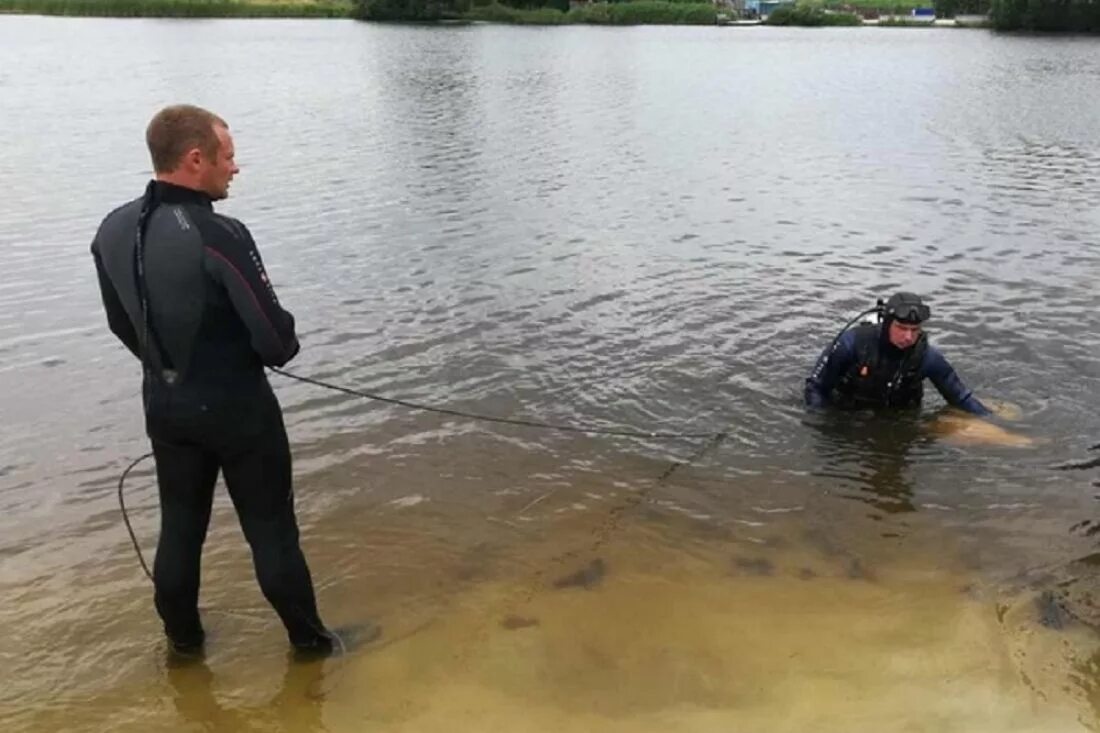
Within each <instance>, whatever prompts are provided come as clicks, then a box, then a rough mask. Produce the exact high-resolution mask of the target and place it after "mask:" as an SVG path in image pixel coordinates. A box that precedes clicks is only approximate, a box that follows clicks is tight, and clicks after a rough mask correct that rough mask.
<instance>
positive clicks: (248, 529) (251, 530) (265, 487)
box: [222, 395, 332, 649]
mask: <svg viewBox="0 0 1100 733" xmlns="http://www.w3.org/2000/svg"><path fill="white" fill-rule="evenodd" d="M270 399H271V402H270V405H271V406H272V407H273V409H271V414H270V415H268V416H266V420H265V424H266V427H265V429H264V432H263V433H262V434H261V435H260V436H259V437H258V438H257V439H256V440H255V441H254V442H252V443H251V444H250V445H249V446H248V447H247V448H245V449H243V450H240V451H235V452H234V453H232V454H230V455H225V456H223V458H222V470H223V472H224V474H225V482H226V485H227V486H228V488H229V496H230V498H231V499H232V500H233V506H234V507H235V508H236V510H237V516H238V518H239V519H240V522H241V529H242V530H244V535H245V538H246V539H247V540H248V544H249V546H250V547H251V548H252V562H253V565H254V566H255V569H256V578H257V579H258V580H259V582H260V589H261V590H262V591H263V594H264V596H265V597H266V598H267V600H268V601H269V602H270V603H271V605H272V606H273V607H274V608H275V611H276V612H277V613H278V614H279V618H281V619H282V621H283V625H284V626H286V630H287V634H288V636H289V637H290V642H291V643H292V644H293V645H294V646H296V647H299V648H311V649H315V648H318V647H331V644H332V641H331V637H330V636H329V634H328V632H327V630H326V629H325V627H324V624H322V622H321V619H320V617H319V616H318V613H317V601H316V599H315V596H314V592H313V580H312V578H311V577H310V573H309V567H308V566H307V564H306V559H305V556H304V555H303V554H302V549H301V547H300V546H299V544H298V524H297V522H296V520H295V517H294V492H293V491H292V488H291V459H290V446H289V445H288V443H287V435H286V429H285V427H284V426H283V420H282V415H281V414H280V411H279V407H278V403H277V402H275V398H274V396H273V395H272V396H271V398H270Z"/></svg>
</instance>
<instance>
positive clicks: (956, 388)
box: [922, 346, 992, 417]
mask: <svg viewBox="0 0 1100 733" xmlns="http://www.w3.org/2000/svg"><path fill="white" fill-rule="evenodd" d="M922 367H923V369H922V371H923V372H924V376H926V377H928V379H930V380H932V384H933V385H935V387H936V389H937V390H939V393H940V394H941V395H943V398H944V399H945V400H947V402H948V404H951V405H954V406H955V407H958V408H961V409H963V410H966V411H967V412H969V413H971V414H974V415H978V416H981V417H986V416H988V415H991V414H992V412H991V411H990V409H989V408H988V407H986V406H985V405H983V404H982V403H981V401H980V400H979V399H978V398H977V397H975V396H974V393H973V392H971V391H970V389H969V388H968V387H967V386H966V385H965V384H963V381H962V380H961V379H960V378H959V375H958V374H957V373H956V372H955V369H954V368H953V367H952V366H951V364H949V363H948V361H947V359H946V358H945V357H944V355H943V354H941V353H940V351H939V350H938V349H936V348H934V347H932V346H929V347H928V351H927V352H925V355H924V364H923V365H922Z"/></svg>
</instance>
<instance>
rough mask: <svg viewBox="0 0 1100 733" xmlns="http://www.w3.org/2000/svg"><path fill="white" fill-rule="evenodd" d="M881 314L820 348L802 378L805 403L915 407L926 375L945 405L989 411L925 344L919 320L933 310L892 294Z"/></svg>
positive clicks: (911, 298)
mask: <svg viewBox="0 0 1100 733" xmlns="http://www.w3.org/2000/svg"><path fill="white" fill-rule="evenodd" d="M881 313H882V318H883V320H882V323H866V324H862V325H859V326H857V327H855V328H852V329H849V330H846V331H844V332H843V333H842V334H841V335H840V336H838V337H837V338H836V339H835V340H834V341H833V343H832V344H830V345H829V347H828V348H826V349H825V351H824V352H822V354H821V356H820V357H819V358H818V360H817V363H816V364H815V365H814V368H813V371H812V372H811V374H810V377H809V379H807V380H806V390H805V402H806V405H807V406H808V407H811V408H821V407H826V406H828V405H837V406H840V407H857V408H858V407H903V408H904V407H917V406H919V405H920V403H921V399H922V397H923V396H924V380H925V379H929V380H931V382H932V384H933V385H934V386H935V387H936V389H937V390H938V391H939V392H940V394H941V395H943V398H944V399H945V400H946V401H947V402H948V403H949V404H951V405H954V406H955V407H959V408H961V409H963V410H966V411H967V412H969V413H972V414H974V415H980V416H983V417H985V416H988V415H990V414H991V413H990V410H989V408H987V407H986V406H985V405H983V404H982V403H981V401H980V400H978V398H977V397H975V396H974V395H973V393H972V392H971V391H970V390H969V389H968V388H967V386H966V385H965V384H963V381H962V380H961V379H960V378H959V375H958V374H957V373H956V372H955V370H954V368H952V366H951V365H950V364H949V363H948V361H947V359H946V358H944V356H943V354H941V353H940V351H939V349H937V348H936V347H934V346H932V345H931V344H929V343H928V339H927V337H926V336H925V334H924V330H923V327H922V324H923V323H924V322H925V321H927V320H928V318H929V317H931V315H932V311H931V309H930V308H929V307H928V306H927V305H925V304H924V301H922V300H921V299H920V297H918V296H917V295H914V294H913V293H905V292H902V293H896V294H894V295H893V296H891V297H890V299H889V300H887V301H886V303H885V305H884V306H882V307H881Z"/></svg>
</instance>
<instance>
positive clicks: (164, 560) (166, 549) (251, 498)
mask: <svg viewBox="0 0 1100 733" xmlns="http://www.w3.org/2000/svg"><path fill="white" fill-rule="evenodd" d="M145 138H146V142H147V144H148V146H149V153H150V155H151V156H152V159H153V170H154V174H155V177H154V180H152V181H150V182H149V184H148V186H147V187H146V189H145V194H144V195H143V196H142V197H141V198H138V199H136V200H134V201H131V202H129V203H127V204H124V205H123V206H122V207H120V208H118V209H115V210H114V211H112V212H111V213H110V214H108V215H107V218H106V219H104V220H103V223H102V224H101V225H100V227H99V231H98V232H97V233H96V236H95V240H94V241H93V242H92V255H93V256H94V258H95V265H96V271H97V274H98V276H99V287H100V291H101V293H102V296H103V304H104V306H105V308H106V310H107V322H108V324H109V326H110V328H111V331H113V332H114V334H115V335H116V336H118V338H119V339H120V340H121V341H122V343H123V344H125V345H126V348H128V349H129V350H130V351H131V352H132V353H133V354H134V356H136V357H137V358H138V359H140V360H141V362H142V367H143V371H144V380H143V385H142V398H143V402H144V406H145V424H146V432H147V433H148V435H149V438H150V439H151V441H152V444H153V454H154V457H155V459H156V465H157V484H158V487H159V494H160V512H161V528H160V540H159V542H158V544H157V555H156V561H155V562H154V564H153V583H154V586H155V589H156V591H155V602H156V608H157V613H158V614H160V617H161V619H162V620H163V622H164V631H165V634H166V635H167V636H168V641H169V643H170V645H171V647H172V648H173V649H174V650H175V651H177V652H179V653H183V654H193V653H198V652H200V651H201V649H202V646H203V641H204V639H205V632H204V631H203V627H202V621H201V619H200V618H199V610H198V600H199V565H200V559H201V555H202V545H203V541H204V540H205V538H206V529H207V525H208V523H209V521H210V508H211V503H212V501H213V496H214V484H215V482H216V480H217V477H218V471H219V470H220V471H221V472H222V474H223V476H224V478H225V483H226V486H227V487H228V488H229V495H230V498H231V499H232V500H233V506H234V508H235V509H236V511H237V516H238V518H239V520H240V523H241V528H242V529H243V530H244V535H245V537H246V539H247V540H248V544H249V546H250V547H251V549H252V561H253V565H254V566H255V570H256V577H257V579H258V580H259V583H260V588H261V589H262V590H263V593H264V596H265V597H266V598H267V600H268V601H269V602H270V603H271V605H272V606H273V607H274V608H275V611H276V612H277V613H278V614H279V618H280V619H282V622H283V624H284V626H286V630H287V634H288V635H289V637H290V643H291V644H292V645H293V646H294V647H295V648H296V649H298V650H301V651H304V652H306V653H317V654H327V653H331V652H332V651H333V646H334V644H337V645H339V644H340V642H339V640H338V639H337V638H336V636H335V635H334V634H332V633H331V632H330V631H328V630H327V629H326V628H325V626H324V624H323V623H322V622H321V619H320V617H319V616H318V613H317V603H316V600H315V598H314V593H313V581H312V579H311V578H310V574H309V568H308V566H307V565H306V560H305V557H304V556H303V555H302V550H301V548H300V547H299V545H298V526H297V522H296V521H295V517H294V494H293V492H292V489H291V465H290V447H289V445H288V443H287V435H286V429H285V428H284V426H283V418H282V411H281V409H280V407H279V403H278V401H277V400H276V398H275V394H274V393H273V392H272V391H271V386H270V385H269V384H268V382H267V377H266V376H265V374H264V367H265V366H273V367H274V366H282V365H283V364H285V363H287V362H288V361H289V360H290V359H291V358H293V357H294V355H295V354H297V353H298V339H297V337H296V336H295V335H294V318H293V316H291V315H290V313H288V312H287V311H285V310H283V308H282V307H281V306H280V305H279V301H278V299H277V298H276V297H275V290H274V289H273V288H272V286H271V282H270V280H268V277H267V273H266V272H265V271H264V266H263V262H262V261H261V260H260V253H259V252H258V251H257V249H256V244H255V242H253V241H252V235H251V234H250V233H249V231H248V229H247V228H246V227H245V226H244V224H242V223H241V222H239V221H237V220H236V219H231V218H229V217H227V216H222V215H221V214H217V213H215V212H214V209H213V206H212V203H213V202H214V201H219V200H221V199H224V198H225V197H226V196H228V195H229V183H230V181H232V180H233V176H234V175H236V174H237V173H238V172H239V169H238V167H237V164H236V162H235V161H234V157H233V155H234V150H233V138H232V137H231V136H230V134H229V126H228V125H227V124H226V122H225V120H223V119H222V118H220V117H218V116H217V115H215V114H213V113H211V112H208V111H207V110H205V109H201V108H199V107H193V106H190V105H175V106H171V107H166V108H164V109H162V110H161V111H160V112H158V113H157V114H156V115H155V116H154V117H153V119H152V121H151V122H150V123H149V127H148V128H147V130H146V133H145Z"/></svg>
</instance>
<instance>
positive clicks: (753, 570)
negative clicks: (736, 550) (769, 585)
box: [733, 557, 775, 577]
mask: <svg viewBox="0 0 1100 733" xmlns="http://www.w3.org/2000/svg"><path fill="white" fill-rule="evenodd" d="M733 564H734V565H736V566H737V569H738V570H742V571H744V572H745V574H746V575H756V576H758V577H765V576H769V575H773V574H774V573H775V567H774V566H773V565H772V561H771V560H769V559H767V558H766V557H738V558H734V560H733Z"/></svg>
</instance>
